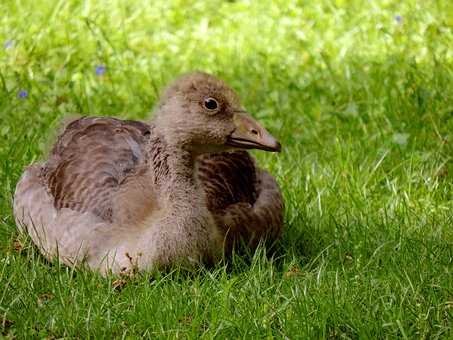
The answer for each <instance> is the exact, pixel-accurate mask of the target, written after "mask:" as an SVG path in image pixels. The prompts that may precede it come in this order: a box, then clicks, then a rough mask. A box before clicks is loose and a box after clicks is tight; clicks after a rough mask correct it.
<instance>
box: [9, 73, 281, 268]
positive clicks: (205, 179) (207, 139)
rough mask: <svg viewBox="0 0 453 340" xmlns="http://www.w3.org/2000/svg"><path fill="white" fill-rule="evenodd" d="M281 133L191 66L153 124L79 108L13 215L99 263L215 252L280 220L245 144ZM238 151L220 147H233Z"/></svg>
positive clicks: (166, 261)
mask: <svg viewBox="0 0 453 340" xmlns="http://www.w3.org/2000/svg"><path fill="white" fill-rule="evenodd" d="M252 148H255V149H263V150H268V151H279V150H280V144H279V143H278V142H277V141H276V140H275V139H274V138H273V137H272V136H271V135H270V134H269V133H268V132H267V131H266V130H265V129H264V128H262V127H261V126H260V125H259V124H258V123H257V122H256V121H255V120H253V118H251V117H250V116H249V115H247V113H246V112H245V111H244V110H243V108H242V106H241V105H240V103H239V100H238V98H237V96H236V94H235V93H234V92H233V90H231V89H230V88H229V87H228V86H227V85H226V84H225V83H223V82H222V81H220V80H218V79H216V78H214V77H213V76H211V75H208V74H205V73H199V72H197V73H192V74H189V75H186V76H183V77H181V78H180V79H178V80H177V81H175V82H174V83H173V85H171V86H170V87H169V88H168V89H167V91H166V92H165V94H164V96H163V98H162V99H161V101H160V103H159V105H158V107H157V109H156V113H155V118H154V119H153V121H152V122H151V123H150V124H145V123H141V122H137V121H127V120H119V119H115V118H104V117H90V118H81V119H78V120H76V121H73V122H72V123H70V124H69V125H68V126H67V127H66V129H65V130H64V132H63V133H62V134H61V135H60V136H59V137H58V140H57V142H56V143H55V145H54V147H53V149H52V151H51V153H50V156H49V159H48V160H47V161H46V162H44V163H42V164H35V165H31V166H30V167H28V168H27V169H26V170H25V172H24V174H23V175H22V178H21V179H20V181H19V182H18V184H17V187H16V192H15V197H14V215H15V218H16V223H17V225H18V226H19V228H20V229H22V230H25V231H26V232H28V233H29V234H30V236H31V238H32V240H33V241H34V243H35V244H36V245H37V246H38V247H39V249H40V250H41V251H42V253H43V254H44V255H45V256H47V257H48V258H54V257H56V256H58V257H59V258H60V260H62V261H63V262H64V263H66V264H75V263H80V262H81V261H83V262H84V263H86V264H87V265H88V266H89V267H90V268H93V269H99V270H101V272H106V271H113V272H114V273H118V272H121V271H124V270H136V269H139V270H142V269H149V268H161V267H166V266H168V265H171V264H175V263H180V264H183V265H190V266H191V265H195V264H197V263H200V262H206V261H208V262H212V261H215V260H217V259H218V258H219V257H220V256H222V252H223V250H224V248H225V247H226V248H227V250H228V249H231V247H232V245H233V244H234V243H235V242H236V241H237V240H238V239H244V240H245V241H246V242H247V243H248V244H249V245H250V246H251V247H254V246H255V245H256V244H257V242H258V241H259V239H260V238H261V237H263V236H264V235H267V234H268V235H270V236H273V237H276V236H277V235H278V234H279V232H280V229H281V225H282V210H283V204H282V197H281V194H280V190H279V188H278V185H277V184H276V182H275V180H274V179H273V178H272V176H270V175H269V174H268V173H267V172H265V171H263V170H260V169H257V168H256V167H255V165H254V162H253V160H252V158H251V156H249V154H248V153H247V152H245V151H234V150H238V149H252ZM232 150H233V152H228V153H226V152H224V151H232Z"/></svg>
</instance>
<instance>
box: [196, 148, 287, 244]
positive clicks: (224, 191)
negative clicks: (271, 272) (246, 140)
mask: <svg viewBox="0 0 453 340" xmlns="http://www.w3.org/2000/svg"><path fill="white" fill-rule="evenodd" d="M198 177H199V180H200V182H201V183H202V185H203V188H204V191H205V193H206V197H207V204H208V208H209V210H210V211H211V212H212V213H213V214H214V216H215V218H216V220H217V223H218V225H219V226H220V227H221V228H223V231H224V232H225V235H226V237H225V246H226V250H227V251H231V249H232V248H233V246H234V244H235V243H237V242H245V243H246V244H247V245H248V246H249V247H250V248H252V249H254V248H255V247H256V246H257V245H258V243H259V242H260V240H261V239H263V238H265V237H267V238H268V239H270V240H275V239H276V238H278V236H279V235H280V233H281V229H282V226H283V209H284V205H283V198H282V195H281V192H280V188H279V186H278V184H277V182H276V181H275V179H274V178H273V177H272V176H271V175H270V174H269V173H268V172H266V171H264V170H261V169H259V168H257V167H256V165H255V162H254V160H253V158H252V157H251V156H250V154H249V153H248V152H246V151H237V152H229V153H227V152H225V153H219V154H211V155H204V156H202V157H201V158H200V159H199V162H198Z"/></svg>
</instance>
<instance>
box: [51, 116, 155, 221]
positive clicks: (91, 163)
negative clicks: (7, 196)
mask: <svg viewBox="0 0 453 340" xmlns="http://www.w3.org/2000/svg"><path fill="white" fill-rule="evenodd" d="M150 129H151V127H150V126H149V125H147V124H145V123H141V122H137V121H127V120H126V121H123V120H119V119H115V118H106V117H85V118H81V119H77V120H75V121H73V122H72V123H70V124H69V125H68V126H67V127H66V128H65V130H64V132H63V133H62V134H61V135H60V136H59V138H58V140H57V142H56V143H55V145H54V147H53V149H52V152H51V155H50V158H49V160H48V161H47V162H46V163H45V164H44V166H43V167H42V178H43V180H44V183H45V185H46V187H47V189H48V192H49V193H50V195H51V196H52V197H53V200H54V202H53V203H54V206H55V208H56V209H57V210H58V209H62V208H70V209H72V210H75V211H78V212H91V213H93V214H94V215H97V216H99V217H100V218H102V219H103V220H105V221H108V222H112V221H113V219H114V210H115V209H114V208H115V207H114V203H115V202H114V200H115V198H116V196H117V195H118V194H119V193H121V188H122V187H124V185H125V183H126V182H127V181H128V178H131V177H137V176H140V174H141V173H143V172H144V171H145V166H144V165H145V163H146V157H147V156H146V155H147V154H146V150H145V144H146V142H147V140H148V138H149V136H150V134H151V132H150Z"/></svg>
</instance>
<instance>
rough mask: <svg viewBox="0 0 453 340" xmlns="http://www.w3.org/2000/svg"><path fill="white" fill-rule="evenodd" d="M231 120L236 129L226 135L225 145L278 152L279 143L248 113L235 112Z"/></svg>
mask: <svg viewBox="0 0 453 340" xmlns="http://www.w3.org/2000/svg"><path fill="white" fill-rule="evenodd" d="M233 121H234V125H235V126H236V129H235V130H234V131H233V133H232V134H231V135H229V136H228V139H227V143H226V144H227V145H229V146H233V147H235V148H239V149H260V150H265V151H271V152H280V150H281V148H282V147H281V145H280V143H279V142H278V141H277V140H276V139H275V138H274V137H273V136H272V135H271V134H270V133H269V132H267V130H266V129H265V128H263V127H262V126H261V125H260V124H259V123H258V122H257V121H256V120H255V119H253V118H252V117H251V116H250V115H248V114H246V113H242V112H240V113H239V112H236V113H235V114H234V116H233Z"/></svg>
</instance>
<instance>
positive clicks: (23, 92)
mask: <svg viewBox="0 0 453 340" xmlns="http://www.w3.org/2000/svg"><path fill="white" fill-rule="evenodd" d="M27 97H28V91H27V90H20V91H19V93H18V94H17V98H20V99H25V98H27Z"/></svg>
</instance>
